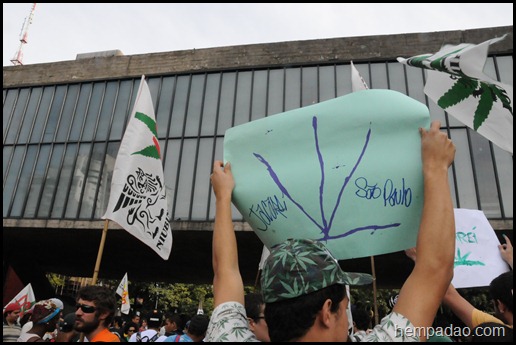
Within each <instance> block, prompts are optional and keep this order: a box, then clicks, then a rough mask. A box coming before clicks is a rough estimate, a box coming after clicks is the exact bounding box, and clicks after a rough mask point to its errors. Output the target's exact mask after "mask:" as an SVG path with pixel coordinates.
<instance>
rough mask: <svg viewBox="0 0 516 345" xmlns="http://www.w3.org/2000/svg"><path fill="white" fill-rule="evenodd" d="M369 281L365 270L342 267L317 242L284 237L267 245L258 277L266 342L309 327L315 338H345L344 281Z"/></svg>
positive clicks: (295, 335) (300, 334) (290, 337)
mask: <svg viewBox="0 0 516 345" xmlns="http://www.w3.org/2000/svg"><path fill="white" fill-rule="evenodd" d="M371 282H372V277H371V276H370V275H368V274H361V273H346V272H344V271H343V270H342V269H341V268H340V265H339V263H338V261H337V260H336V259H335V258H334V257H333V255H332V254H331V253H330V252H329V250H328V249H327V248H326V247H325V246H324V245H323V244H322V243H321V242H318V241H313V240H308V239H289V240H287V241H285V242H283V243H280V244H278V245H276V246H274V247H272V248H271V253H270V255H269V257H268V258H267V260H266V261H265V264H264V267H263V272H262V278H261V287H262V295H263V299H264V302H265V304H266V306H265V320H266V321H267V325H268V328H269V336H270V339H271V341H273V342H276V341H295V340H298V339H300V338H302V337H304V336H306V335H307V334H308V333H309V332H310V333H317V335H318V340H320V341H346V340H347V337H348V318H347V315H346V308H347V304H348V301H349V299H348V298H347V296H346V287H345V285H364V284H369V283H371ZM312 331H313V332H312Z"/></svg>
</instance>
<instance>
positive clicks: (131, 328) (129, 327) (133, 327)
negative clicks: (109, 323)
mask: <svg viewBox="0 0 516 345" xmlns="http://www.w3.org/2000/svg"><path fill="white" fill-rule="evenodd" d="M138 327H140V326H138V324H137V323H134V322H132V321H129V322H128V323H126V324H125V326H124V335H125V336H126V337H127V338H130V337H131V335H133V334H135V333H138Z"/></svg>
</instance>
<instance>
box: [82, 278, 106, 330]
mask: <svg viewBox="0 0 516 345" xmlns="http://www.w3.org/2000/svg"><path fill="white" fill-rule="evenodd" d="M79 299H82V300H85V301H89V302H93V303H94V304H95V307H97V311H96V313H97V315H100V314H101V313H105V312H109V315H108V317H106V319H105V320H104V326H106V327H109V324H110V323H111V321H113V317H114V316H115V311H116V297H115V292H114V291H112V290H111V289H109V288H107V287H105V286H97V285H88V286H84V287H82V288H81V289H80V290H79V291H78V292H77V297H76V299H75V300H76V301H79Z"/></svg>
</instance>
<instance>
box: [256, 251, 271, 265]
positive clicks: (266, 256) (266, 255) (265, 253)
mask: <svg viewBox="0 0 516 345" xmlns="http://www.w3.org/2000/svg"><path fill="white" fill-rule="evenodd" d="M270 253H271V252H270V251H269V249H267V247H266V246H265V245H264V246H263V249H262V257H261V259H260V263H259V264H258V269H259V270H263V265H265V260H267V258H268V257H269V254H270Z"/></svg>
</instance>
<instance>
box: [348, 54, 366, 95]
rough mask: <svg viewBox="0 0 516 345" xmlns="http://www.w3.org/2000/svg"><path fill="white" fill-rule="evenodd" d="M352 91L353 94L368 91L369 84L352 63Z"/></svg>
mask: <svg viewBox="0 0 516 345" xmlns="http://www.w3.org/2000/svg"><path fill="white" fill-rule="evenodd" d="M351 89H352V90H353V92H355V91H362V90H368V89H369V88H368V87H367V84H366V82H365V80H364V78H362V76H361V75H360V73H359V72H358V70H357V68H356V67H355V65H353V61H351Z"/></svg>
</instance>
